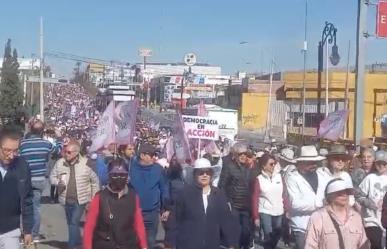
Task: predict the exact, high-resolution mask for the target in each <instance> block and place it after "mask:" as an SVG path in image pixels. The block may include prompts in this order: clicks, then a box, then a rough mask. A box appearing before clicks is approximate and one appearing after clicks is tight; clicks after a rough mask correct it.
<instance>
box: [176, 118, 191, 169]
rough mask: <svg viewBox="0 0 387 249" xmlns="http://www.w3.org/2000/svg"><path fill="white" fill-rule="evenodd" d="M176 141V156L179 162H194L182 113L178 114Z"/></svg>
mask: <svg viewBox="0 0 387 249" xmlns="http://www.w3.org/2000/svg"><path fill="white" fill-rule="evenodd" d="M174 132H175V135H174V142H175V151H176V158H177V160H178V161H179V163H185V162H186V161H187V160H190V161H191V162H192V155H191V151H190V147H189V142H188V137H187V134H186V133H185V130H184V123H183V119H182V117H181V114H177V115H176V120H175V128H174Z"/></svg>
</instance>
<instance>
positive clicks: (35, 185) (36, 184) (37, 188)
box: [31, 179, 47, 237]
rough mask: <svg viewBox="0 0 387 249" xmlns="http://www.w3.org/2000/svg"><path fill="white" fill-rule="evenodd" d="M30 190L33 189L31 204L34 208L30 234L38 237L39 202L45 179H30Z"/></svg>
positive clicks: (45, 182)
mask: <svg viewBox="0 0 387 249" xmlns="http://www.w3.org/2000/svg"><path fill="white" fill-rule="evenodd" d="M31 183H32V191H33V194H34V196H33V198H32V205H33V210H34V225H33V227H32V236H33V237H39V231H40V204H41V200H42V193H43V190H44V189H45V187H46V184H47V181H46V179H44V180H38V181H34V180H32V182H31Z"/></svg>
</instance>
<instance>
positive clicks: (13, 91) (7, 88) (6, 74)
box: [0, 39, 24, 123]
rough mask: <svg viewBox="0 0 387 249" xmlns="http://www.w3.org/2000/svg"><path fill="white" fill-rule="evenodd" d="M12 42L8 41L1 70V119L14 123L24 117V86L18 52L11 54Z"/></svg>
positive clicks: (14, 51)
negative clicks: (21, 79) (21, 80)
mask: <svg viewBox="0 0 387 249" xmlns="http://www.w3.org/2000/svg"><path fill="white" fill-rule="evenodd" d="M11 51H12V48H11V40H10V39H8V41H7V43H6V45H5V50H4V60H3V66H2V69H1V83H0V117H1V118H2V120H4V119H5V120H8V121H10V122H12V123H15V122H19V121H20V119H21V118H22V117H24V107H23V98H24V97H23V86H22V84H21V82H20V80H19V63H18V61H17V51H16V49H14V50H13V53H11ZM3 122H4V121H3Z"/></svg>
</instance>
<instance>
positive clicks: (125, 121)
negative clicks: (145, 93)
mask: <svg viewBox="0 0 387 249" xmlns="http://www.w3.org/2000/svg"><path fill="white" fill-rule="evenodd" d="M137 111H138V99H135V100H132V101H125V102H121V103H119V104H118V105H117V107H116V110H115V123H116V126H117V128H116V129H117V134H116V138H115V142H116V143H117V144H118V145H121V144H133V143H134V139H133V138H134V135H135V130H136V118H137Z"/></svg>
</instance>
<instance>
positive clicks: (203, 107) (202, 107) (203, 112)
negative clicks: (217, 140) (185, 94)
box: [198, 100, 207, 117]
mask: <svg viewBox="0 0 387 249" xmlns="http://www.w3.org/2000/svg"><path fill="white" fill-rule="evenodd" d="M198 116H201V117H206V116H207V110H206V105H205V104H204V103H203V100H201V101H200V104H199V105H198Z"/></svg>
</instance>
